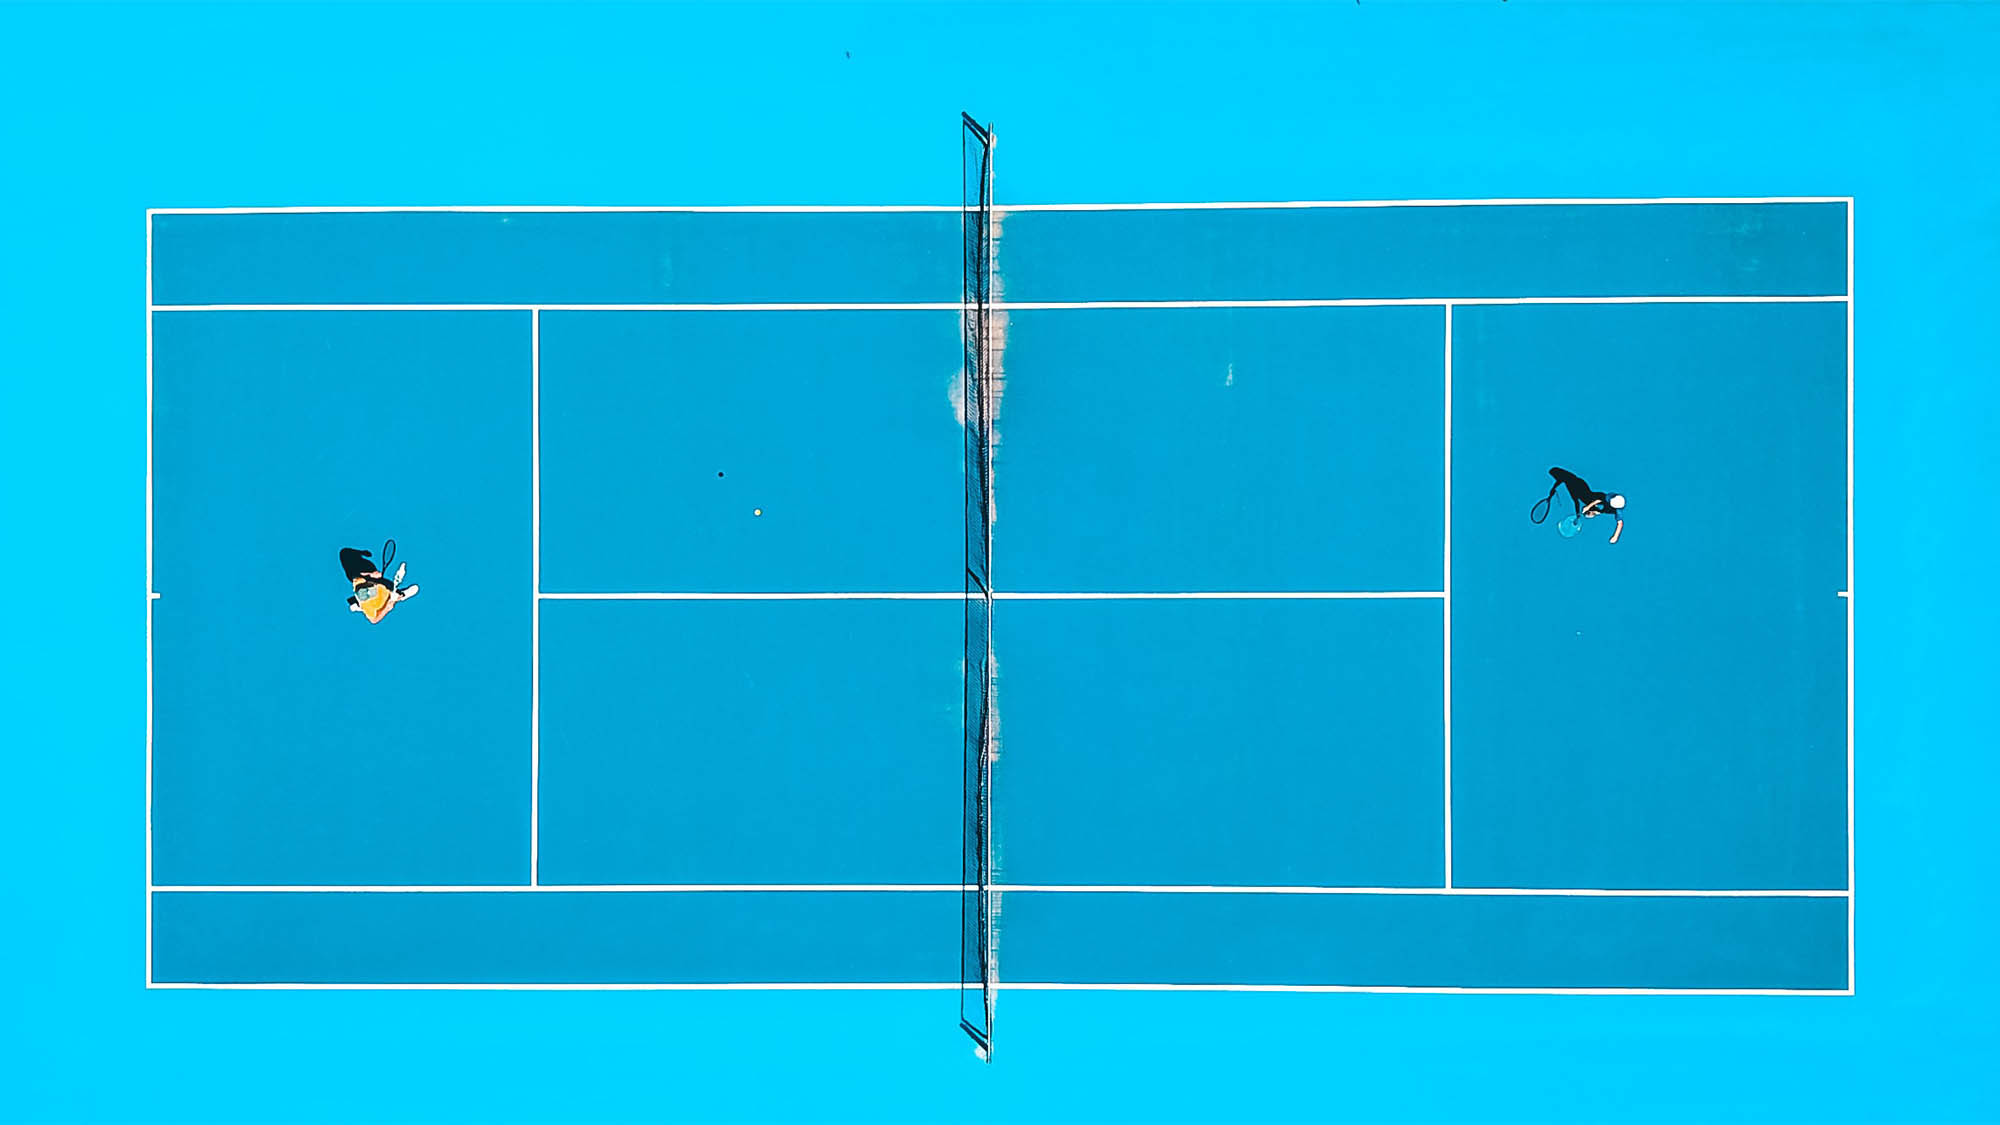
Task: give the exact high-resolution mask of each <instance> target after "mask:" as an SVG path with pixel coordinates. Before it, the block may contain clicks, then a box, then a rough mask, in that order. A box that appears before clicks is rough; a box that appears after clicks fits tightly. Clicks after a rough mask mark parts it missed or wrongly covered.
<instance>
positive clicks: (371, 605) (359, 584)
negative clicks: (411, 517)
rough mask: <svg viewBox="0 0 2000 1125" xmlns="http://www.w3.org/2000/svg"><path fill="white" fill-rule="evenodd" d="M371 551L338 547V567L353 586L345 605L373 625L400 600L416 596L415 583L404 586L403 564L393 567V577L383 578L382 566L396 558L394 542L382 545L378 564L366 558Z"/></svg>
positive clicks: (406, 565) (406, 566)
mask: <svg viewBox="0 0 2000 1125" xmlns="http://www.w3.org/2000/svg"><path fill="white" fill-rule="evenodd" d="M369 555H370V552H368V551H361V550H356V549H355V548H353V547H342V548H341V549H340V569H342V570H344V571H346V572H347V581H348V582H349V584H351V585H352V586H353V587H354V596H353V597H350V598H348V599H347V608H348V609H349V610H352V611H353V612H355V613H358V614H360V615H362V616H363V617H366V618H367V619H368V623H369V624H370V625H373V624H376V623H377V622H379V621H381V620H382V619H383V618H384V617H387V616H389V611H390V610H392V609H394V608H396V606H397V604H398V603H399V602H402V601H405V600H407V599H409V598H414V597H416V596H417V584H416V583H414V582H412V583H410V584H409V585H408V586H405V585H403V574H404V573H405V572H406V571H407V570H408V569H409V564H407V563H405V564H403V565H401V566H398V567H397V568H396V576H395V577H394V578H383V577H382V569H381V568H382V567H384V566H388V565H389V564H390V563H391V562H393V561H394V560H395V558H396V541H395V540H394V539H391V540H389V541H388V542H387V543H386V544H384V545H383V547H382V562H381V564H380V565H379V566H378V565H377V564H376V563H375V561H374V560H373V559H371V558H370V557H369Z"/></svg>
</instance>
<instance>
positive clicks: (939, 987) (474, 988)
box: [146, 980, 1854, 996]
mask: <svg viewBox="0 0 2000 1125" xmlns="http://www.w3.org/2000/svg"><path fill="white" fill-rule="evenodd" d="M146 987H147V988H159V989H210V990H224V991H261V992H963V991H969V989H968V988H967V987H966V986H965V985H964V984H961V983H959V982H958V981H940V982H921V983H919V982H904V981H894V982H876V983H867V984H862V983H855V982H849V981H831V982H816V983H805V982H800V983H770V982H748V981H746V982H743V983H740V984H715V983H706V982H704V983H657V984H405V983H397V984H345V983H342V984H330V983H323V982H312V983H288V984H278V983H271V982H265V981H258V982H254V983H253V982H245V983H222V982H217V983H203V982H193V981H148V982H146ZM993 987H994V988H995V990H997V991H1002V992H1297V993H1344V992H1356V993H1366V992H1376V993H1392V994H1399V995H1440V996H1852V995H1854V990H1853V989H1848V988H1480V987H1470V986H1469V987H1452V986H1449V985H1387V984H1054V983H1049V984H1043V983H1032V982H1025V981H1000V980H996V981H994V982H993Z"/></svg>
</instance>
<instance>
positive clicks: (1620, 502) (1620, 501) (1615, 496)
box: [1611, 492, 1625, 508]
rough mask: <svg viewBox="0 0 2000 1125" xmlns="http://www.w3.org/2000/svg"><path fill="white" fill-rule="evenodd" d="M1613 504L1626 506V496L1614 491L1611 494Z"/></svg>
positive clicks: (1618, 506) (1613, 505)
mask: <svg viewBox="0 0 2000 1125" xmlns="http://www.w3.org/2000/svg"><path fill="white" fill-rule="evenodd" d="M1611 506H1612V507H1614V508H1622V507H1624V506H1625V498H1624V497H1623V496H1620V495H1619V494H1618V493H1616V492H1614V493H1612V494H1611Z"/></svg>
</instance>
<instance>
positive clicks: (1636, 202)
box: [146, 195, 1853, 216]
mask: <svg viewBox="0 0 2000 1125" xmlns="http://www.w3.org/2000/svg"><path fill="white" fill-rule="evenodd" d="M1852 202H1853V197H1852V196H1846V195H1761V196H1759V195H1750V196H1726V195H1715V196H1703V195H1689V196H1655V197H1644V198H1640V197H1634V198H1614V197H1602V198H1591V197H1571V198H1551V199H1530V198H1511V199H1318V200H1262V201H1255V200H1252V201H1243V202H1233V203H1231V202H1212V203H1016V204H995V205H994V208H993V209H994V210H996V211H1000V212H1003V213H1004V212H1009V211H1282V210H1297V211H1306V210H1316V209H1328V210H1338V209H1343V208H1354V207H1651V206H1662V205H1670V206H1685V205H1703V204H1712V205H1729V204H1737V205H1745V206H1748V205H1754V204H1773V203H1850V204H1851V203H1852ZM962 210H963V208H962V207H961V206H959V205H954V204H932V203H909V204H839V203H835V204H806V203H775V204H758V203H751V204H735V205H716V206H704V205H687V206H675V205H660V206H590V205H585V204H578V205H564V204H550V205H543V204H523V205H514V206H510V205H506V204H453V205H448V206H397V205H389V206H346V207H342V206H333V207H314V206H303V207H149V208H147V209H146V214H147V215H148V216H151V215H380V214H435V213H459V214H501V215H507V214H515V215H538V214H632V213H667V214H673V213H680V214H725V215H726V214H743V215H846V214H945V213H949V214H957V213H959V212H961V211H962Z"/></svg>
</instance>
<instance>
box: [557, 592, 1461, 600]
mask: <svg viewBox="0 0 2000 1125" xmlns="http://www.w3.org/2000/svg"><path fill="white" fill-rule="evenodd" d="M1444 596H1445V595H1444V592H1443V591H1442V590H1186V591H1171V592H1160V591H1144V592H1142V591H1130V592H1127V591H1100V592H1091V593H1076V592H1066V593H1058V592H1053V591H1051V592H1038V591H1032V590H1022V591H1012V592H1008V593H1000V592H995V593H994V595H993V600H994V601H1000V602H1076V601H1094V602H1120V601H1230V600H1235V601H1393V600H1404V599H1427V598H1442V597H1444ZM541 597H542V600H543V601H552V602H839V601H864V602H865V601H920V602H943V601H951V602H958V601H964V600H965V594H964V593H963V592H962V591H958V590H927V591H887V590H858V591H825V592H804V591H800V592H790V593H762V592H756V591H749V592H741V593H735V592H730V593H723V592H714V591H697V592H690V593H670V592H665V591H631V592H624V593H590V594H585V593H564V594H556V593H544V594H542V595H541Z"/></svg>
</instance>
